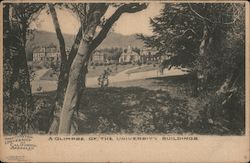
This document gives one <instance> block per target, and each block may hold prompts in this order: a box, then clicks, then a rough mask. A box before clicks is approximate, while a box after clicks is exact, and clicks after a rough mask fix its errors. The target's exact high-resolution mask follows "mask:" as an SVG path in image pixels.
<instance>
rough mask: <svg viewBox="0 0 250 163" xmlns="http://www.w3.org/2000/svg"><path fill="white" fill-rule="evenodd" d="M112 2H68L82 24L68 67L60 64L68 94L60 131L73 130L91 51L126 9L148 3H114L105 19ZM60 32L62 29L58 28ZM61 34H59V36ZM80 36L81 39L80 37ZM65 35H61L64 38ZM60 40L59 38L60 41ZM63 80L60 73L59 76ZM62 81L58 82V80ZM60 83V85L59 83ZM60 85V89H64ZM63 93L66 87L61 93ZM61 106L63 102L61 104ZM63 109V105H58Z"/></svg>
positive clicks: (144, 5)
mask: <svg viewBox="0 0 250 163" xmlns="http://www.w3.org/2000/svg"><path fill="white" fill-rule="evenodd" d="M110 5H113V4H106V3H84V4H69V5H68V6H67V7H68V8H71V9H72V10H73V11H74V12H76V13H77V15H78V17H79V19H80V22H81V27H80V29H79V32H78V34H77V37H76V40H75V42H74V44H73V46H72V49H71V52H70V54H69V58H68V60H67V63H66V66H65V69H64V70H63V68H62V67H61V72H60V75H61V73H62V74H64V75H62V76H64V77H65V78H64V79H65V80H63V81H64V83H62V85H63V86H62V85H61V86H62V87H64V89H65V88H66V91H65V96H64V97H63V96H61V99H63V100H61V101H63V107H62V109H61V114H60V120H59V129H58V133H64V134H67V133H70V129H71V124H72V123H71V122H72V116H73V113H74V111H75V110H76V109H77V107H78V106H79V99H80V98H81V94H82V92H83V90H84V89H85V79H86V74H87V66H88V62H89V59H90V57H91V54H92V53H93V51H94V50H95V49H96V48H97V47H98V46H99V45H100V44H101V42H102V41H103V40H104V39H105V38H106V36H107V34H108V32H109V30H110V29H111V28H112V26H113V24H114V23H115V22H116V21H117V20H118V19H119V18H120V16H121V15H122V14H123V13H135V12H139V11H141V10H143V9H145V8H146V7H147V5H146V4H144V3H142V4H139V3H128V4H119V5H113V6H116V7H117V10H116V11H115V12H114V14H113V15H112V16H110V18H108V19H107V20H104V19H103V16H104V14H105V13H106V11H107V9H108V7H109V6H110ZM50 11H51V13H52V12H53V6H51V5H50ZM55 20H56V17H55V15H54V18H53V21H54V25H55V27H56V24H55ZM98 26H100V27H101V28H102V29H101V31H100V32H99V33H98V34H97V35H96V29H97V27H98ZM57 33H60V32H58V31H57ZM58 38H59V37H58ZM79 38H80V39H79ZM62 39H63V38H61V40H62ZM59 42H60V41H59ZM59 81H60V77H59ZM58 85H59V84H58ZM58 87H59V86H58ZM64 89H60V90H64ZM63 94H64V91H63V92H62V94H61V95H63ZM59 108H60V106H59ZM59 110H60V109H59ZM57 123H58V120H56V119H55V118H54V120H53V123H52V126H53V127H51V129H52V130H51V131H52V133H55V131H56V130H57Z"/></svg>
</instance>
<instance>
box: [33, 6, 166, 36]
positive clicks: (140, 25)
mask: <svg viewBox="0 0 250 163" xmlns="http://www.w3.org/2000/svg"><path fill="white" fill-rule="evenodd" d="M162 8H163V5H162V4H161V3H150V4H149V6H148V8H147V9H145V10H143V11H140V12H137V13H133V14H129V13H125V14H123V15H122V16H121V17H120V19H119V20H117V22H116V23H115V25H114V26H113V31H114V32H116V33H120V34H123V35H131V34H136V33H143V34H146V35H152V31H151V28H150V23H149V18H153V17H154V16H157V15H159V13H160V10H161V9H162ZM56 11H57V16H58V19H59V24H60V27H61V30H62V32H63V33H67V34H76V33H77V31H78V29H79V25H80V24H79V20H77V17H76V15H74V13H71V12H69V11H66V10H62V9H61V10H60V9H56ZM114 11H115V8H109V9H108V11H107V12H106V14H105V17H107V18H108V17H109V16H110V15H112V13H113V12H114ZM31 28H37V29H38V30H41V31H49V32H55V29H54V25H53V22H52V19H51V15H49V14H47V13H46V11H45V10H44V11H42V12H41V13H40V15H39V16H38V17H37V18H36V20H35V22H32V23H31Z"/></svg>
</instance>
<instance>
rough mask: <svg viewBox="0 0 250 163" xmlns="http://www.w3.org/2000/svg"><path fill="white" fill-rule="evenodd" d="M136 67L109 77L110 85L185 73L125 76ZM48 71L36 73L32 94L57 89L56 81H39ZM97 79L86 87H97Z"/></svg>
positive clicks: (156, 72)
mask: <svg viewBox="0 0 250 163" xmlns="http://www.w3.org/2000/svg"><path fill="white" fill-rule="evenodd" d="M137 68H138V67H133V68H130V69H127V70H124V71H121V72H119V73H117V74H116V75H114V76H109V82H110V83H116V82H124V81H131V80H139V79H146V78H154V77H164V76H176V75H183V74H185V73H186V72H183V71H181V70H180V69H171V70H168V69H165V70H164V71H163V74H160V73H159V71H158V70H151V71H145V72H137V73H132V74H127V72H128V71H131V70H134V69H137ZM48 70H49V69H46V70H45V69H43V70H39V72H36V74H37V76H36V78H35V80H34V81H32V83H31V85H32V93H37V92H41V91H38V90H37V88H38V87H39V86H41V87H42V91H45V92H47V91H54V90H56V88H57V81H49V80H40V77H41V76H43V75H44V74H45V73H46V72H47V71H48ZM97 78H98V77H90V78H87V80H86V86H87V87H97V86H98V80H97Z"/></svg>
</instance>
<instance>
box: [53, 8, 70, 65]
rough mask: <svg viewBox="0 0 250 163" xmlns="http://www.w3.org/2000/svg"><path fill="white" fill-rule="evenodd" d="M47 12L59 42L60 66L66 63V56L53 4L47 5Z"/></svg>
mask: <svg viewBox="0 0 250 163" xmlns="http://www.w3.org/2000/svg"><path fill="white" fill-rule="evenodd" d="M48 7H49V11H50V14H51V17H52V20H53V23H54V27H55V31H56V35H57V38H58V41H59V46H60V53H61V64H65V63H66V62H67V55H66V50H65V41H64V37H63V34H62V31H61V28H60V24H59V21H58V18H57V14H56V10H55V8H54V6H53V4H48Z"/></svg>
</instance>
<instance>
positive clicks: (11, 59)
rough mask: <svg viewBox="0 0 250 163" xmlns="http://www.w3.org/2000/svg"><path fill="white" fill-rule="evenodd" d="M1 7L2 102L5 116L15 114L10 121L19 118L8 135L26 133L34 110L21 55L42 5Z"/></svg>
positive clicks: (7, 4) (22, 4)
mask: <svg viewBox="0 0 250 163" xmlns="http://www.w3.org/2000/svg"><path fill="white" fill-rule="evenodd" d="M4 5H5V7H4V62H5V63H4V64H5V66H4V68H5V69H4V72H6V74H8V75H6V76H4V81H5V83H4V85H5V86H6V87H5V90H4V91H5V93H4V94H5V95H6V96H5V98H4V100H6V102H5V107H6V112H8V113H10V114H7V113H6V115H13V114H15V115H13V117H15V116H16V117H19V118H20V121H15V124H14V127H13V126H12V129H11V130H15V131H12V132H15V133H20V132H21V133H27V132H28V130H29V129H30V124H31V120H30V118H31V115H32V111H33V110H34V106H33V101H32V94H31V86H30V77H29V71H28V66H27V59H26V51H25V46H26V40H27V39H26V35H27V30H28V27H29V24H30V22H31V21H32V20H33V19H34V17H35V16H37V15H38V14H39V11H40V10H41V8H42V6H43V4H28V3H20V4H19V3H15V4H11V3H6V4H4ZM13 117H12V118H13ZM12 118H11V117H10V119H12ZM10 119H9V120H10ZM16 119H18V118H16ZM12 120H13V119H12Z"/></svg>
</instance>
